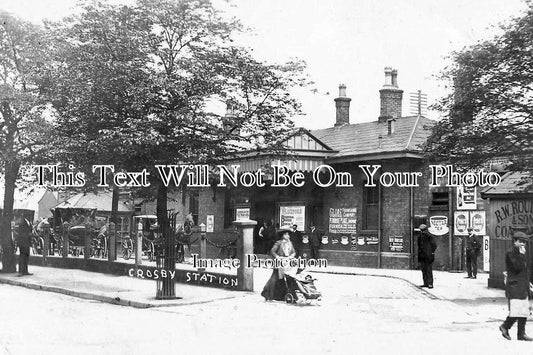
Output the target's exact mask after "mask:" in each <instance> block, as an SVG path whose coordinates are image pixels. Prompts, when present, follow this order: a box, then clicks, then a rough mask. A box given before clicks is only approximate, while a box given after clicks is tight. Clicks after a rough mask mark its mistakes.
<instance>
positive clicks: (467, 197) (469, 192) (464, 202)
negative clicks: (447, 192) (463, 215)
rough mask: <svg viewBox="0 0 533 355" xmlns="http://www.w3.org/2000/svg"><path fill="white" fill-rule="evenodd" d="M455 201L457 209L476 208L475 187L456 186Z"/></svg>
mask: <svg viewBox="0 0 533 355" xmlns="http://www.w3.org/2000/svg"><path fill="white" fill-rule="evenodd" d="M456 201H457V209H458V210H475V209H476V208H477V203H476V187H475V186H472V187H468V186H458V187H457V198H456Z"/></svg>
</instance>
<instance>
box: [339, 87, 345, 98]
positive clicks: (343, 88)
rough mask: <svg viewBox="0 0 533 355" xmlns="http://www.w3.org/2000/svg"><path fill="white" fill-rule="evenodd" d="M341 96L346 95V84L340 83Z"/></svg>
mask: <svg viewBox="0 0 533 355" xmlns="http://www.w3.org/2000/svg"><path fill="white" fill-rule="evenodd" d="M339 97H346V85H344V84H340V85H339Z"/></svg>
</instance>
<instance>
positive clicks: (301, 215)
mask: <svg viewBox="0 0 533 355" xmlns="http://www.w3.org/2000/svg"><path fill="white" fill-rule="evenodd" d="M294 224H296V225H297V226H298V230H299V231H303V230H305V206H279V226H280V227H281V228H284V227H285V228H286V227H292V225H294Z"/></svg>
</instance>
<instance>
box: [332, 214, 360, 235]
mask: <svg viewBox="0 0 533 355" xmlns="http://www.w3.org/2000/svg"><path fill="white" fill-rule="evenodd" d="M356 231H357V209H356V208H330V209H329V232H330V233H346V234H350V233H356Z"/></svg>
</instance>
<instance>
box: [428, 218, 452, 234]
mask: <svg viewBox="0 0 533 355" xmlns="http://www.w3.org/2000/svg"><path fill="white" fill-rule="evenodd" d="M428 231H429V233H431V234H433V235H444V234H446V233H448V232H449V231H450V228H449V227H448V217H446V216H431V217H429V228H428Z"/></svg>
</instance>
